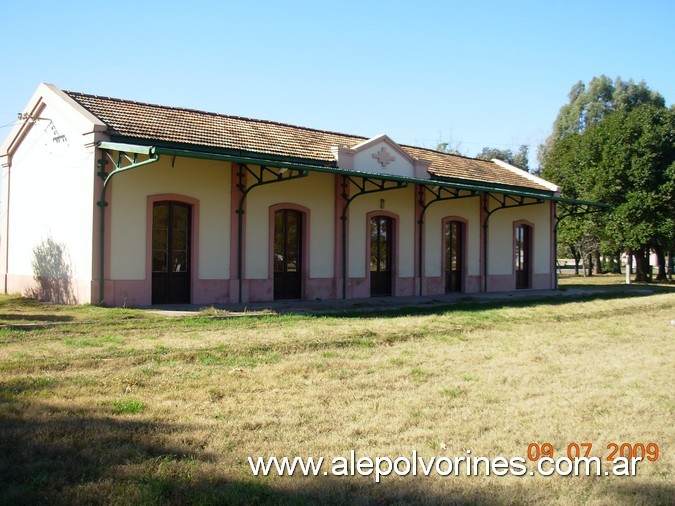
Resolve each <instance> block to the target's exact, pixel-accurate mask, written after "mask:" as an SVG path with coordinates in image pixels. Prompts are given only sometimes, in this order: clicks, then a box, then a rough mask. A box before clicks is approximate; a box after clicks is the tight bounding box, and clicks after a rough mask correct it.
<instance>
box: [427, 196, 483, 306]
mask: <svg viewBox="0 0 675 506" xmlns="http://www.w3.org/2000/svg"><path fill="white" fill-rule="evenodd" d="M429 193H430V194H431V195H432V198H430V199H428V200H427V199H426V198H425V197H426V196H427V194H429ZM417 194H418V197H419V198H418V200H417V202H418V204H419V205H420V206H421V207H422V212H420V216H419V218H418V220H417V224H418V225H419V237H418V252H417V271H418V273H417V274H418V277H419V290H420V293H419V294H420V295H422V285H423V282H422V278H423V276H422V269H423V266H424V262H423V259H422V250H423V249H424V248H423V241H424V233H423V231H424V215H425V214H426V212H427V209H429V207H431V205H432V204H435V203H436V202H442V201H444V200H457V199H466V198H471V197H479V196H480V191H478V190H460V189H458V188H448V187H446V186H437V185H432V186H428V185H420V186H419V189H418V190H417Z"/></svg>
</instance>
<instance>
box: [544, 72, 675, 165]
mask: <svg viewBox="0 0 675 506" xmlns="http://www.w3.org/2000/svg"><path fill="white" fill-rule="evenodd" d="M568 97H569V102H568V103H567V104H565V105H563V106H562V107H561V108H560V111H559V112H558V116H557V117H556V119H555V121H554V123H553V132H552V133H551V135H549V137H548V138H547V139H546V142H545V143H544V144H542V145H540V146H539V150H538V154H537V157H538V159H539V163H540V165H541V167H542V168H543V167H544V166H546V165H547V160H546V158H547V156H548V153H549V152H551V151H552V150H553V148H554V147H555V146H556V144H557V143H558V142H559V141H560V140H561V139H563V138H564V137H566V136H567V135H569V134H573V133H582V132H584V131H586V129H588V128H589V127H591V126H593V125H595V124H598V123H600V122H601V121H602V120H603V119H604V118H605V117H606V116H607V115H608V114H609V113H611V112H613V111H624V112H628V111H631V110H632V109H634V108H635V107H637V106H638V105H642V104H651V105H653V106H655V107H657V108H664V107H665V99H664V98H663V96H661V95H660V94H659V93H657V92H655V91H652V90H650V89H649V87H648V86H647V84H646V83H645V82H644V81H641V82H639V83H637V84H636V83H634V82H633V81H632V80H628V81H623V80H622V79H621V77H617V78H616V79H615V80H614V82H612V80H611V79H610V78H609V77H607V76H604V75H602V76H600V77H594V78H593V79H591V81H590V83H588V86H586V85H585V84H584V83H583V82H581V81H579V82H578V83H576V84H575V85H574V86H572V89H571V90H570V92H569V95H568Z"/></svg>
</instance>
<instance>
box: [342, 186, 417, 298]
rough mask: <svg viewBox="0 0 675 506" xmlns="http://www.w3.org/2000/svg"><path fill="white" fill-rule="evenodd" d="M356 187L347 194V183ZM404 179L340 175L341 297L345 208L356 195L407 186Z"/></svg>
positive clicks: (344, 278) (344, 272) (344, 291)
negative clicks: (342, 204) (342, 200)
mask: <svg viewBox="0 0 675 506" xmlns="http://www.w3.org/2000/svg"><path fill="white" fill-rule="evenodd" d="M350 183H351V184H353V185H354V186H356V188H357V189H358V191H357V192H355V193H354V194H353V195H349V184H350ZM407 187H408V183H407V182H406V181H387V180H384V179H375V178H371V177H363V176H346V175H345V176H342V193H341V197H342V198H343V199H344V200H345V205H344V207H343V208H342V214H341V215H340V220H342V298H343V299H346V298H347V209H348V208H349V205H350V204H351V203H352V202H353V201H354V199H355V198H356V197H360V196H362V195H368V194H371V193H379V192H385V191H389V190H399V189H401V188H407Z"/></svg>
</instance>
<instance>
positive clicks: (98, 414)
mask: <svg viewBox="0 0 675 506" xmlns="http://www.w3.org/2000/svg"><path fill="white" fill-rule="evenodd" d="M591 280H592V281H590V280H589V279H584V278H563V279H561V287H562V288H563V289H570V288H574V287H577V286H580V285H584V286H589V285H590V284H592V285H593V286H602V287H604V288H605V289H607V290H608V291H607V293H601V294H596V295H595V296H593V297H592V298H591V297H587V298H574V299H571V298H551V299H543V300H540V301H520V302H518V301H511V302H509V303H505V302H498V303H497V302H491V303H476V302H462V303H458V304H456V305H453V306H448V307H447V308H442V309H434V310H433V312H431V311H429V310H427V311H423V310H402V311H397V312H388V313H382V314H368V315H365V314H345V315H342V316H339V317H335V316H330V317H329V316H293V315H278V316H264V317H259V318H248V317H244V318H230V319H226V318H211V317H210V316H209V311H204V312H202V313H200V314H196V315H195V316H192V317H181V318H167V317H165V316H161V315H158V314H155V313H150V312H147V311H137V310H127V309H105V308H97V307H91V306H77V307H65V306H56V305H50V304H43V303H37V302H35V301H31V300H26V299H20V298H12V297H6V296H5V297H2V298H0V323H2V324H5V326H4V327H3V328H2V329H0V456H1V458H0V503H1V504H13V503H49V504H73V503H87V504H118V503H126V504H184V503H191V504H228V503H235V504H297V503H308V504H313V503H334V504H380V503H387V504H389V503H399V504H406V503H429V504H436V503H445V504H447V503H456V504H474V503H476V504H483V503H485V504H498V505H499V504H541V503H545V504H608V505H609V504H673V502H674V501H675V481H674V477H675V474H674V465H675V457H674V456H673V451H674V448H673V443H674V442H675V428H674V425H675V424H674V422H675V388H674V387H673V385H675V326H673V325H672V324H671V320H675V289H674V288H673V287H672V285H670V286H669V285H661V286H659V287H654V288H653V289H650V291H653V292H654V293H652V294H651V295H646V294H645V293H644V292H640V293H635V292H626V291H625V289H623V288H621V287H619V286H617V287H616V289H614V287H613V286H608V285H611V284H612V283H619V282H620V281H621V278H619V277H606V278H601V277H600V278H591ZM581 442H589V443H592V444H593V447H592V450H591V455H592V456H597V457H600V458H601V459H602V461H603V470H604V469H610V465H609V463H608V462H607V457H608V454H609V453H610V450H609V449H608V445H610V444H611V443H617V444H619V445H620V444H621V443H630V444H636V443H643V444H645V445H646V444H648V443H656V444H658V445H659V449H660V454H659V457H658V459H657V460H656V461H653V462H651V461H645V462H640V463H639V464H638V474H637V476H632V477H625V476H622V477H615V476H604V475H603V476H598V477H596V476H593V477H574V476H567V477H561V476H549V477H543V476H530V475H529V472H528V473H527V475H526V476H520V477H519V476H508V475H507V476H503V477H498V476H495V475H490V476H466V475H459V476H454V475H451V476H447V477H441V476H437V475H432V476H430V477H423V476H417V477H413V476H406V477H398V476H394V475H393V474H392V475H390V476H386V477H384V478H382V481H381V482H380V483H375V480H374V479H373V477H372V476H369V477H356V476H355V477H336V476H332V477H331V476H323V475H321V476H317V477H302V476H300V475H297V476H293V477H278V476H276V477H274V476H269V477H254V476H253V474H252V472H251V469H250V467H249V464H248V462H247V457H248V456H254V457H257V456H264V457H269V456H280V457H281V456H288V457H294V456H304V457H307V456H314V457H317V458H318V457H321V456H323V457H325V458H326V459H330V458H333V457H336V456H349V454H350V450H355V452H356V455H357V458H358V457H371V458H373V459H375V458H376V457H379V456H389V457H391V458H395V457H397V456H399V455H400V456H411V454H412V452H413V450H416V451H417V453H418V454H419V455H420V456H422V457H423V458H424V459H425V460H428V459H429V458H430V457H441V456H447V457H455V456H466V455H468V454H467V451H468V450H471V455H473V456H482V457H488V458H495V457H497V456H505V457H506V458H507V459H510V458H512V457H526V456H527V450H528V445H530V444H531V443H537V444H543V443H550V444H551V445H552V447H553V448H554V450H555V456H556V457H558V456H564V455H565V454H566V450H567V447H568V445H569V444H570V443H581ZM324 469H329V467H328V466H327V467H326V468H324ZM534 469H535V465H534V463H532V462H529V463H528V471H529V470H534Z"/></svg>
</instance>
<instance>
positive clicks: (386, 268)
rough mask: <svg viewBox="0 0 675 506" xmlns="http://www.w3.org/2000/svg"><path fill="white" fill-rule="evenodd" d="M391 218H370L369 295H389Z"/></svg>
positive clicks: (392, 235)
mask: <svg viewBox="0 0 675 506" xmlns="http://www.w3.org/2000/svg"><path fill="white" fill-rule="evenodd" d="M393 222H394V221H393V220H392V219H391V218H390V217H388V216H374V217H372V218H371V219H370V295H371V296H372V297H378V296H385V295H391V293H392V289H391V285H392V283H391V280H392V275H393V270H392V255H391V252H392V242H393V239H394V227H393Z"/></svg>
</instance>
